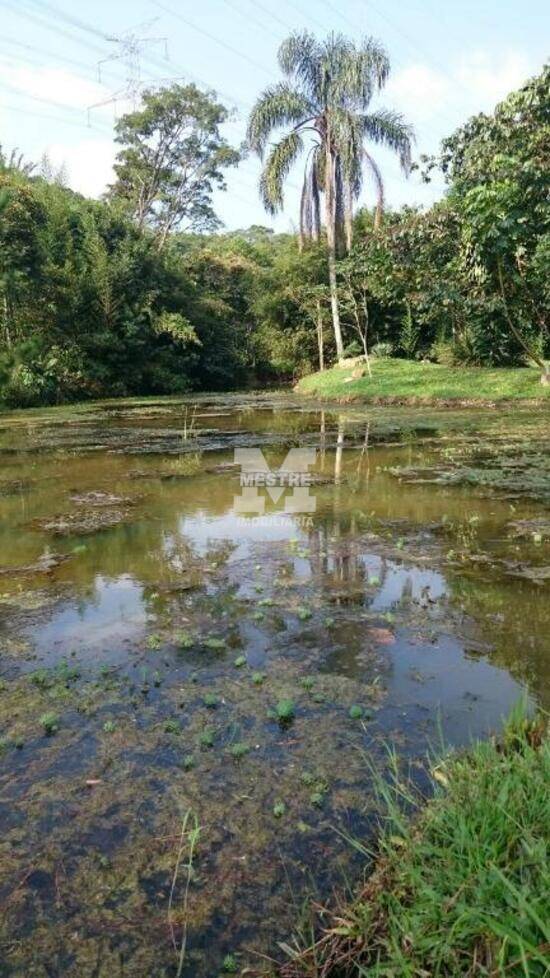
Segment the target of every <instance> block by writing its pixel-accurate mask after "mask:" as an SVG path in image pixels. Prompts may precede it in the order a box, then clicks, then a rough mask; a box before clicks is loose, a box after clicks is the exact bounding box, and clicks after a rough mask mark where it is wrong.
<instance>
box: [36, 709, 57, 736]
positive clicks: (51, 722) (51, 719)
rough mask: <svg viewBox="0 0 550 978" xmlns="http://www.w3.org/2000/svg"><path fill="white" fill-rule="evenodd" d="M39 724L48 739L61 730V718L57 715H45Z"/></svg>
mask: <svg viewBox="0 0 550 978" xmlns="http://www.w3.org/2000/svg"><path fill="white" fill-rule="evenodd" d="M38 722H39V724H40V726H41V727H42V729H43V730H44V733H45V734H46V736H48V737H51V736H52V734H54V733H57V731H58V730H59V718H58V716H57V714H56V713H43V714H42V716H41V717H40V718H39V720H38Z"/></svg>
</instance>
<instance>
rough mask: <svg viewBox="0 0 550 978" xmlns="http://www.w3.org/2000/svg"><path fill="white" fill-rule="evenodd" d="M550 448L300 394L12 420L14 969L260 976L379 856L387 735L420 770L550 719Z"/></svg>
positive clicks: (6, 818) (8, 612)
mask: <svg viewBox="0 0 550 978" xmlns="http://www.w3.org/2000/svg"><path fill="white" fill-rule="evenodd" d="M549 438H550V432H549V426H548V418H547V416H546V415H544V414H543V413H542V412H541V411H539V412H536V411H533V410H531V411H529V410H526V409H525V410H524V409H520V408H518V407H514V408H513V410H512V409H511V410H509V411H508V410H504V409H499V410H498V411H495V410H487V411H486V412H477V411H472V410H470V411H448V410H447V411H441V410H440V411H437V410H429V409H423V410H420V409H405V408H391V409H390V408H370V407H366V406H358V405H356V406H349V407H346V408H342V407H338V408H335V407H332V408H328V407H326V406H325V407H322V406H320V405H317V404H315V403H313V402H309V401H304V400H302V399H299V398H297V397H293V396H292V395H284V394H281V395H267V394H262V395H259V394H257V395H253V394H245V395H236V394H234V395H220V396H209V397H202V398H196V399H192V398H180V399H165V398H161V399H147V400H131V401H112V402H103V403H99V404H88V405H84V406H78V407H72V408H57V409H48V410H44V411H27V412H12V413H10V414H5V415H0V454H1V459H2V471H1V473H0V704H1V713H0V828H1V832H0V906H1V918H2V923H1V931H0V943H1V951H0V975H2V976H28V975H30V974H32V975H33V978H39V976H40V978H41V976H49V978H52V976H63V978H66V976H70V978H72V976H74V978H76V976H78V978H92V976H95V978H103V976H109V978H112V976H114V975H116V976H119V975H120V976H127V978H130V976H131V978H134V976H135V978H143V976H144V975H150V976H153V975H154V976H155V978H156V976H166V978H170V976H176V975H180V974H181V975H182V976H185V978H191V976H197V978H212V976H216V975H218V974H220V973H221V972H222V968H223V960H224V958H225V956H226V955H235V956H236V960H237V963H238V966H239V968H241V967H243V968H244V967H246V966H248V967H250V968H251V969H253V970H256V969H257V970H258V971H261V970H262V968H263V967H265V959H264V958H263V957H261V955H267V956H269V955H275V956H277V955H279V956H280V953H281V952H280V951H279V949H278V942H280V941H285V940H288V939H289V936H290V935H291V934H292V931H293V929H294V927H295V925H296V922H297V919H298V916H299V915H300V913H301V909H302V907H303V903H304V900H305V898H306V896H307V895H308V894H314V895H316V896H317V898H318V899H321V900H327V899H330V896H331V893H332V891H333V889H334V888H336V889H342V888H344V887H345V886H346V885H348V884H349V883H353V880H354V879H357V878H358V876H359V874H360V873H361V871H362V865H361V859H360V858H359V857H358V856H357V853H356V851H355V850H354V848H353V846H352V845H351V844H350V839H351V838H354V837H356V838H359V839H360V840H361V841H362V842H370V841H371V840H372V838H373V836H374V835H375V833H376V824H377V819H376V803H375V797H374V788H373V769H375V768H379V769H380V770H381V771H383V770H384V769H385V766H386V765H387V763H388V745H391V746H392V747H394V748H395V749H396V750H397V751H398V753H399V756H400V758H401V759H402V763H403V765H404V767H405V768H407V767H409V768H410V770H411V771H413V772H414V776H415V777H416V779H417V781H418V783H419V785H420V786H422V784H423V770H424V769H425V764H426V757H427V753H428V752H429V751H430V750H431V749H434V748H437V745H438V744H440V743H441V742H443V743H445V744H447V745H451V746H460V745H463V744H466V743H468V741H469V740H470V738H471V737H473V736H488V735H489V734H490V733H491V732H494V731H498V729H499V726H500V724H501V722H502V718H503V716H504V715H505V714H506V713H507V711H508V710H509V709H510V707H511V706H512V705H513V704H514V703H515V702H516V701H517V700H518V699H519V698H520V697H521V696H523V695H526V696H528V697H529V698H530V700H531V702H532V704H533V706H534V705H536V704H542V705H545V706H546V707H548V705H549V700H550V696H549V690H550V682H549V678H550V668H549V664H548V662H549V657H548V652H549V644H550V643H549V639H548V635H549V628H550V602H549V601H548V590H549V587H550V558H549V547H550V542H549V541H550V517H549V513H548V502H549V500H550V464H549V455H548V441H549ZM289 453H290V454H289ZM279 469H281V471H282V472H283V473H284V474H283V475H282V476H281V475H280V474H279V476H277V470H279ZM273 473H275V476H273ZM195 825H197V826H198V829H199V830H200V831H198V832H197V833H194V832H193V831H190V830H191V829H192V828H193V827H194V826H195ZM182 945H184V951H185V953H184V954H183V953H182ZM226 965H227V966H229V965H228V963H227V962H226Z"/></svg>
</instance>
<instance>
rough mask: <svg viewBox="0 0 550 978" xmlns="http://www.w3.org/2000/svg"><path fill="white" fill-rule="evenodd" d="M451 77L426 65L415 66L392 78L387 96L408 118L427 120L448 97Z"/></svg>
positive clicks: (385, 92)
mask: <svg viewBox="0 0 550 978" xmlns="http://www.w3.org/2000/svg"><path fill="white" fill-rule="evenodd" d="M448 89H449V82H448V80H447V78H446V77H445V76H444V75H443V74H441V73H440V72H438V71H436V70H435V69H434V68H430V67H429V65H425V64H412V65H408V66H407V67H406V68H402V69H401V70H400V71H398V72H396V73H395V75H394V76H393V77H390V80H389V82H388V85H387V86H386V89H385V91H384V97H385V98H386V96H387V98H388V101H390V100H391V102H392V103H394V104H395V105H396V106H398V108H399V109H400V111H401V112H403V113H404V114H405V115H406V116H410V115H414V116H415V117H416V118H426V117H427V116H430V115H433V113H434V112H437V111H438V110H439V109H440V108H441V106H442V105H444V103H445V99H446V98H447V97H448Z"/></svg>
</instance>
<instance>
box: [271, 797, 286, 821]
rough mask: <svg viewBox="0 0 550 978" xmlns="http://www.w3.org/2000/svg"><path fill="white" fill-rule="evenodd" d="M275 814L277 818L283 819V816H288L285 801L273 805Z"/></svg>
mask: <svg viewBox="0 0 550 978" xmlns="http://www.w3.org/2000/svg"><path fill="white" fill-rule="evenodd" d="M273 814H274V816H275V818H282V817H283V815H286V805H285V803H284V801H277V802H275V804H274V805H273Z"/></svg>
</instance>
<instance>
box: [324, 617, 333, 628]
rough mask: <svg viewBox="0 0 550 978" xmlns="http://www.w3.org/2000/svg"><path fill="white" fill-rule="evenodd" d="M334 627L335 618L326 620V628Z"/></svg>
mask: <svg viewBox="0 0 550 978" xmlns="http://www.w3.org/2000/svg"><path fill="white" fill-rule="evenodd" d="M333 625H334V618H330V617H329V618H325V628H332V627H333Z"/></svg>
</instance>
